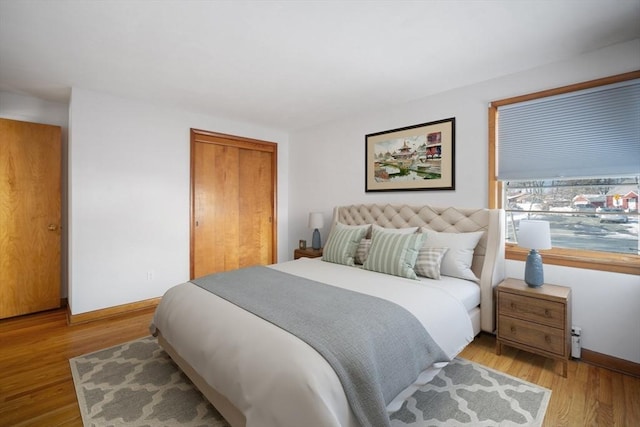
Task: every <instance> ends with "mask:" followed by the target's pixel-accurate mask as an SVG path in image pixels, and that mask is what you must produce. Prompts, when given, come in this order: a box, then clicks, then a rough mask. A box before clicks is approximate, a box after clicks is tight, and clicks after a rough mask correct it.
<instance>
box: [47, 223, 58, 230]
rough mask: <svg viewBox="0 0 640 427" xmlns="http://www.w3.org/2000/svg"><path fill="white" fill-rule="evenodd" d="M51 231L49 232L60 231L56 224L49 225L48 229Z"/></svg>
mask: <svg viewBox="0 0 640 427" xmlns="http://www.w3.org/2000/svg"><path fill="white" fill-rule="evenodd" d="M47 228H48V229H49V231H56V230H57V229H58V226H57V225H55V224H49V227H47Z"/></svg>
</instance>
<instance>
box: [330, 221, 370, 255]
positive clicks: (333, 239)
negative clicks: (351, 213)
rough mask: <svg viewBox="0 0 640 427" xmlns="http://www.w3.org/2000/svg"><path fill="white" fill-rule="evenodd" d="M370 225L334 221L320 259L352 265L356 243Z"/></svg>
mask: <svg viewBox="0 0 640 427" xmlns="http://www.w3.org/2000/svg"><path fill="white" fill-rule="evenodd" d="M370 227H371V226H370V225H364V226H353V225H344V224H340V223H336V225H335V226H334V227H333V229H332V230H331V234H329V238H328V239H327V243H326V245H325V246H324V249H323V251H322V260H323V261H327V262H333V263H336V264H344V265H354V259H353V258H354V256H355V253H356V249H357V248H358V244H359V243H360V241H361V240H362V238H363V237H364V236H365V235H366V234H367V232H368V231H369V228H370Z"/></svg>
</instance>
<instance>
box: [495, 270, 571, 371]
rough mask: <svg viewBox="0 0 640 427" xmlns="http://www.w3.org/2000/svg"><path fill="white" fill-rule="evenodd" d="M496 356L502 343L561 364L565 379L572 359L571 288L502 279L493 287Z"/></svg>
mask: <svg viewBox="0 0 640 427" xmlns="http://www.w3.org/2000/svg"><path fill="white" fill-rule="evenodd" d="M496 293H497V304H496V305H497V317H498V334H497V336H496V354H498V355H500V354H501V352H502V346H503V345H504V344H506V345H508V346H511V347H516V348H519V349H521V350H526V351H529V352H531V353H536V354H539V355H542V356H546V357H551V358H554V359H556V360H560V361H562V376H563V377H565V378H566V377H567V365H568V360H569V357H570V356H571V288H567V287H565V286H556V285H548V284H544V285H542V286H541V287H539V288H531V287H529V286H528V285H527V284H526V283H525V282H524V281H522V280H517V279H505V280H504V281H503V282H502V283H500V284H499V285H498V286H497V288H496Z"/></svg>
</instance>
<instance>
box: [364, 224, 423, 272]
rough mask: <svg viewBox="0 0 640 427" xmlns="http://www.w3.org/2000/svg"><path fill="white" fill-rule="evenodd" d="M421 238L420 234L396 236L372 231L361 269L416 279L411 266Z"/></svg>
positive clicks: (395, 234)
mask: <svg viewBox="0 0 640 427" xmlns="http://www.w3.org/2000/svg"><path fill="white" fill-rule="evenodd" d="M423 237H424V235H423V234H421V233H418V234H416V233H413V234H398V233H388V232H384V231H380V230H373V236H372V238H371V249H370V250H369V256H368V257H367V260H366V261H365V262H364V265H363V267H364V268H365V269H366V270H372V271H377V272H379V273H385V274H392V275H394V276H400V277H406V278H407V279H417V278H418V277H417V276H416V272H415V271H414V270H413V266H414V264H415V263H416V258H417V257H418V250H419V249H420V248H421V247H422V239H423Z"/></svg>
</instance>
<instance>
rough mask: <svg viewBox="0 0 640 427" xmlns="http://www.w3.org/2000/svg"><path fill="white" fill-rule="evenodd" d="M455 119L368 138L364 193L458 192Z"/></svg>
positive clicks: (366, 142)
mask: <svg viewBox="0 0 640 427" xmlns="http://www.w3.org/2000/svg"><path fill="white" fill-rule="evenodd" d="M455 124H456V119H455V117H451V118H448V119H443V120H438V121H434V122H428V123H422V124H419V125H413V126H407V127H403V128H398V129H391V130H386V131H383V132H376V133H370V134H368V135H366V136H365V192H372V191H413V190H455V140H456V138H455V134H456V126H455Z"/></svg>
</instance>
